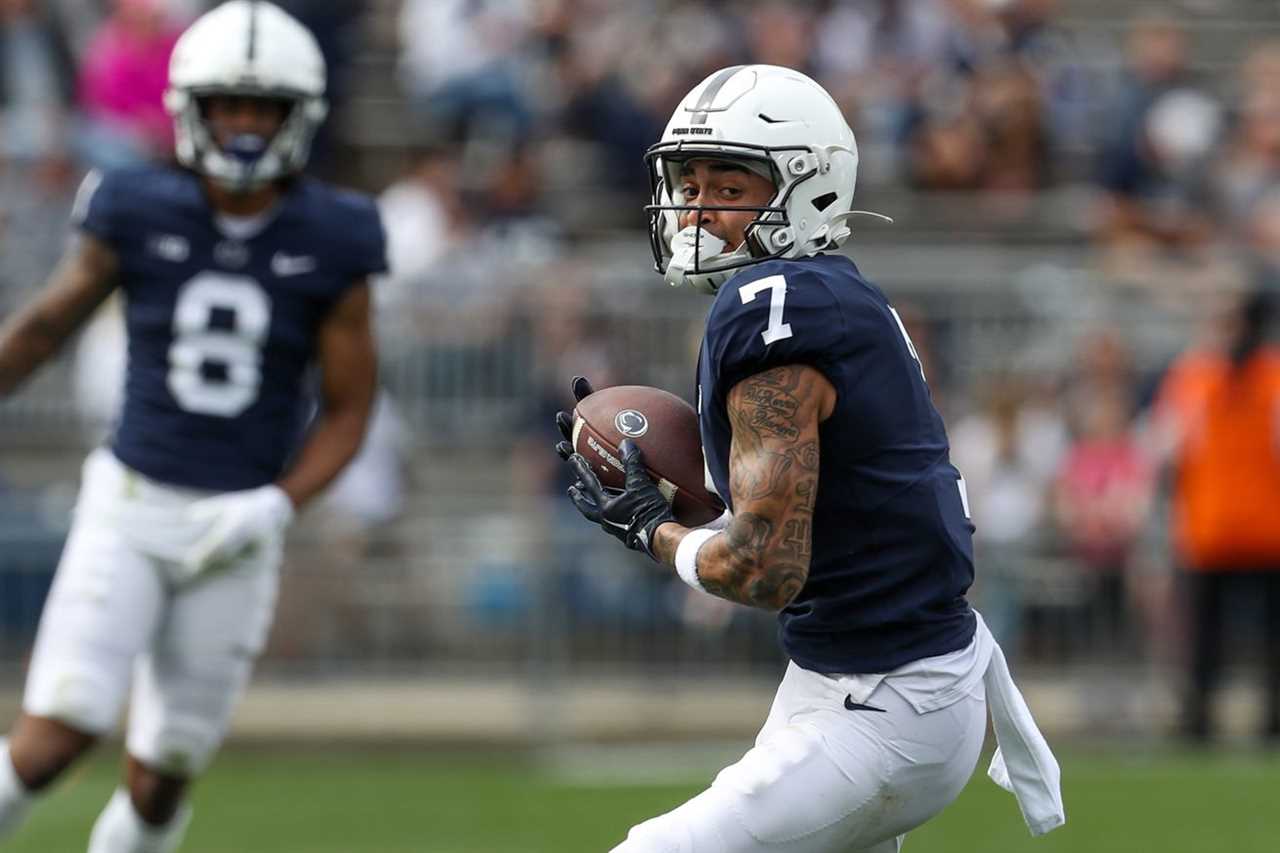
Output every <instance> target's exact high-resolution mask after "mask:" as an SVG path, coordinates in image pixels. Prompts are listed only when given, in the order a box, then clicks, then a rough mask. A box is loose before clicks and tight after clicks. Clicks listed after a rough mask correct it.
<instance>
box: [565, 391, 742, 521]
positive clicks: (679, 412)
mask: <svg viewBox="0 0 1280 853" xmlns="http://www.w3.org/2000/svg"><path fill="white" fill-rule="evenodd" d="M573 396H574V399H575V400H577V403H578V405H577V406H576V407H575V408H574V410H573V413H572V414H570V413H568V412H560V413H559V414H558V415H557V416H556V423H557V425H559V427H560V432H561V434H562V435H563V436H564V438H565V441H564V442H562V443H561V446H560V447H558V448H557V449H558V450H560V451H561V456H562V457H566V458H567V456H566V454H565V452H564V451H568V453H569V454H572V453H577V454H578V455H580V456H581V457H582V458H583V459H584V460H585V462H586V463H587V465H588V466H589V468H590V470H591V472H592V473H593V474H595V476H596V477H597V478H598V479H599V481H600V484H601V485H602V486H603V487H604V489H605V490H606V492H607V491H609V490H620V489H623V488H624V486H625V485H626V484H625V478H626V465H625V460H624V458H623V454H622V452H621V450H620V447H621V445H622V442H623V441H624V440H628V439H629V440H630V441H631V442H633V443H634V444H635V445H636V447H637V448H638V449H639V451H640V454H641V457H642V459H643V462H644V465H645V467H646V468H647V470H648V473H649V475H650V476H651V477H652V478H653V480H654V482H655V483H656V484H657V488H658V491H659V492H660V493H661V494H662V496H663V497H664V498H665V499H666V502H667V504H668V505H669V506H670V507H671V511H672V513H674V515H675V520H676V521H678V522H679V523H680V524H683V525H685V526H686V527H697V526H699V525H703V524H707V523H709V522H711V521H714V520H715V519H717V518H719V517H720V515H721V514H722V513H723V512H724V503H723V502H722V501H721V500H720V498H719V497H717V496H716V495H715V494H713V493H711V492H709V491H708V490H707V488H706V486H705V482H706V477H705V469H704V464H703V458H702V436H701V434H700V433H699V432H698V415H697V413H696V412H695V411H694V410H693V407H692V406H690V405H689V404H688V403H686V402H685V401H684V400H682V399H680V398H679V397H677V396H676V395H674V394H671V393H669V392H667V391H663V390H661V389H660V388H650V387H647V386H644V385H618V386H615V387H613V388H602V389H601V390H599V391H594V390H593V389H592V388H591V384H590V383H589V382H588V381H587V380H586V379H584V378H583V377H581V376H577V377H574V379H573ZM566 445H567V446H566Z"/></svg>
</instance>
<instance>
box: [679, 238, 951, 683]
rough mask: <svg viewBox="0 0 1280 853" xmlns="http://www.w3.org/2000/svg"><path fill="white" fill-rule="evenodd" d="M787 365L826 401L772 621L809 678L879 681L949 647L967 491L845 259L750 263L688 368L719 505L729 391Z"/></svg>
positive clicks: (902, 341)
mask: <svg viewBox="0 0 1280 853" xmlns="http://www.w3.org/2000/svg"><path fill="white" fill-rule="evenodd" d="M787 364H803V365H808V366H810V367H813V368H815V369H817V370H818V371H820V372H821V373H822V374H823V375H824V376H825V377H826V378H827V380H828V381H830V383H831V384H832V386H833V387H834V388H835V390H836V394H837V401H836V406H835V409H834V411H833V412H832V414H831V417H829V418H828V419H827V420H826V421H823V423H822V424H821V426H820V427H819V454H820V460H819V475H818V494H817V495H816V497H814V496H808V495H799V496H796V499H797V500H807V501H812V506H813V522H812V556H811V562H810V568H809V579H808V582H807V583H806V584H805V586H804V588H803V589H802V590H801V591H800V593H799V595H797V596H796V598H795V600H793V601H792V602H791V603H790V604H789V605H788V606H787V607H786V608H785V609H784V610H783V611H782V612H781V613H780V614H779V623H780V633H781V639H782V645H783V648H784V649H785V650H786V652H787V654H788V656H789V657H790V658H791V659H792V660H794V661H795V662H796V663H797V664H799V665H800V666H802V667H804V668H806V669H809V670H813V671H816V672H821V673H878V672H889V671H890V670H893V669H895V668H896V667H898V666H901V665H902V664H905V663H908V662H910V661H913V660H919V659H921V658H925V657H930V656H933V655H940V654H944V653H947V652H952V651H956V650H957V649H962V648H964V647H965V646H966V645H968V643H969V642H970V640H971V639H972V638H973V633H974V629H975V620H974V616H973V613H972V611H971V610H970V609H969V605H968V603H967V602H966V600H965V598H964V593H965V591H966V590H967V589H968V587H969V585H970V584H971V583H972V582H973V545H972V540H971V536H972V532H973V526H972V524H970V522H969V519H968V512H967V506H966V498H965V495H964V483H963V480H962V479H961V478H960V474H959V472H958V471H957V470H956V469H955V468H954V467H953V466H952V465H951V462H950V460H949V450H948V444H947V436H946V431H945V429H944V427H943V424H942V418H941V417H940V416H939V415H938V412H937V410H936V409H935V408H934V406H933V403H932V401H931V399H930V396H929V389H928V386H927V385H926V383H925V378H924V373H923V371H922V370H921V367H920V362H919V360H918V359H917V358H916V354H915V348H914V347H913V346H912V344H911V339H910V337H909V336H908V335H907V332H906V329H905V328H904V327H903V325H902V322H901V320H900V319H899V318H898V315H897V312H896V311H894V310H893V308H892V307H890V305H889V302H888V300H887V299H886V298H885V296H884V294H883V293H881V292H880V290H879V289H878V288H876V287H874V286H873V285H871V284H870V283H868V282H867V281H866V280H865V279H864V278H863V277H862V275H861V274H860V273H859V272H858V269H857V267H855V266H854V264H853V262H852V261H850V260H849V259H848V258H846V257H843V256H839V255H818V256H815V257H810V258H803V259H798V260H779V261H767V262H764V263H760V264H756V265H754V266H750V267H747V268H745V269H743V270H742V271H741V272H739V273H737V274H736V275H735V276H733V277H732V278H730V279H729V281H728V282H726V283H725V284H724V285H723V286H722V287H721V288H720V290H719V291H718V292H717V294H716V297H715V302H714V304H713V305H712V308H711V313H710V315H709V316H708V317H707V328H706V335H705V337H704V338H703V342H702V351H701V353H700V355H699V358H698V409H699V422H700V426H701V431H702V444H703V451H704V453H705V454H706V461H707V473H708V479H709V480H710V483H711V484H712V485H714V486H715V489H716V491H717V492H718V493H719V494H720V495H721V496H722V497H724V498H725V501H726V504H727V505H728V506H729V507H730V509H732V507H733V504H732V496H731V495H730V492H729V445H730V441H731V440H732V431H731V428H730V422H729V418H728V413H727V400H728V396H729V392H730V390H732V388H733V386H734V385H736V384H737V383H738V382H740V381H741V380H743V379H745V378H747V377H748V376H751V375H753V374H756V373H760V372H762V371H765V370H769V369H771V368H774V367H781V366H783V365H787Z"/></svg>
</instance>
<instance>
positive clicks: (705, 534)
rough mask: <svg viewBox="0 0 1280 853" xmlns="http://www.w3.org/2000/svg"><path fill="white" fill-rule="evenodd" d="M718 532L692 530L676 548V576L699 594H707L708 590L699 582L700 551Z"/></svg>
mask: <svg viewBox="0 0 1280 853" xmlns="http://www.w3.org/2000/svg"><path fill="white" fill-rule="evenodd" d="M718 532H719V531H717V530H706V529H699V530H690V531H689V532H688V533H686V534H685V535H684V538H683V539H681V540H680V545H679V547H677V548H676V574H678V575H680V580H682V581H684V582H685V583H687V584H688V585H689V586H691V587H693V588H694V589H696V590H698V591H699V592H706V589H705V588H704V587H703V586H702V581H700V580H698V549H700V548H701V547H702V545H703V543H705V542H706V541H707V540H708V539H710V538H711V537H712V536H715V535H716V534H717V533H718Z"/></svg>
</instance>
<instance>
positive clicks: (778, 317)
mask: <svg viewBox="0 0 1280 853" xmlns="http://www.w3.org/2000/svg"><path fill="white" fill-rule="evenodd" d="M762 290H772V291H773V293H772V294H771V295H770V296H769V325H768V326H767V327H766V328H765V330H764V331H763V332H761V333H760V337H762V338H763V339H764V345H765V346H768V345H769V344H772V343H775V342H777V341H784V340H786V339H787V338H789V337H791V324H790V323H784V322H782V308H783V305H784V304H785V302H786V299H787V279H786V277H785V276H781V275H770V276H765V277H764V278H762V279H759V280H758V281H753V282H751V283H750V284H744V285H743V286H742V287H740V288H739V289H738V296H740V297H742V304H743V305H746V304H747V303H748V302H751V301H752V300H754V299H755V298H756V296H758V295H759V294H760V291H762Z"/></svg>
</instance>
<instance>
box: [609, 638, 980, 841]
mask: <svg viewBox="0 0 1280 853" xmlns="http://www.w3.org/2000/svg"><path fill="white" fill-rule="evenodd" d="M973 650H974V647H973V646H970V648H969V649H966V650H964V651H962V652H957V653H955V654H954V655H946V656H942V657H941V658H938V659H929V660H939V661H946V663H944V665H943V666H942V667H941V668H942V669H943V670H949V673H948V674H947V675H945V676H943V678H942V679H941V683H943V684H946V685H948V686H949V687H952V688H954V687H955V686H956V683H957V679H956V675H957V673H956V672H955V664H956V663H957V662H959V661H965V662H966V663H965V664H964V665H965V666H968V663H967V661H968V659H969V658H972V660H973V667H974V670H975V671H974V673H973V676H974V677H968V678H962V679H961V681H960V683H961V684H962V685H963V689H961V690H952V691H951V695H950V696H949V697H948V698H947V699H946V700H945V706H944V707H937V708H935V709H933V710H927V711H924V712H921V711H920V710H917V708H918V706H919V705H920V703H919V702H918V701H916V699H915V697H917V696H920V695H923V694H921V693H920V692H919V688H920V687H921V677H922V670H923V669H924V668H921V667H915V669H916V672H915V673H914V674H913V675H912V676H911V681H910V682H909V683H907V684H904V688H903V689H902V690H901V691H900V690H899V689H897V688H895V686H894V683H893V681H894V676H893V675H888V676H883V677H880V676H874V677H872V678H874V679H876V680H877V681H878V683H877V684H875V686H874V687H873V688H872V689H871V692H869V693H867V692H866V689H865V688H866V687H867V686H869V685H868V681H867V679H868V676H850V677H840V676H825V675H820V674H818V673H815V672H809V671H808V670H805V669H801V668H800V667H798V666H796V665H795V664H794V663H793V664H791V665H790V666H789V667H788V668H787V672H786V675H785V676H784V677H783V679H782V684H781V685H780V686H779V688H778V693H777V695H776V697H775V698H774V701H773V708H772V709H771V710H770V712H769V717H768V719H767V720H766V721H765V724H764V727H763V728H762V729H761V730H760V733H759V735H758V736H757V737H756V744H755V747H754V748H753V749H751V750H750V751H748V752H747V754H746V755H744V756H743V757H742V759H741V760H739V761H738V762H737V763H736V764H733V765H731V766H729V767H726V768H725V769H724V770H722V771H721V772H720V774H719V775H718V776H716V778H715V781H714V782H712V784H711V787H710V788H709V789H707V790H706V791H704V792H702V793H701V794H699V795H697V796H696V797H694V798H693V799H691V800H689V801H688V802H687V803H685V804H683V805H681V806H679V807H677V808H676V809H674V810H673V811H670V812H668V813H667V814H664V815H661V816H660V817H656V818H654V819H652V820H649V821H646V822H644V823H642V824H640V825H638V826H636V827H634V828H633V829H632V830H631V832H630V834H629V835H628V836H627V840H626V841H624V842H623V843H622V844H620V845H619V846H618V847H616V848H614V851H613V853H766V851H768V853H784V851H785V853H855V851H857V852H858V853H861V851H867V853H895V851H897V850H898V849H899V848H900V847H901V844H902V837H903V836H904V835H905V834H906V832H907V831H908V830H910V829H912V828H914V827H917V826H919V825H920V824H922V823H924V822H925V821H927V820H928V819H929V818H931V817H933V816H934V815H936V814H937V813H938V812H940V811H942V809H943V808H944V807H946V806H947V805H948V804H949V803H950V802H951V801H952V800H954V799H955V798H956V796H957V795H958V794H959V793H960V791H961V789H962V788H964V785H965V783H966V782H967V781H968V780H969V777H970V776H971V775H972V774H973V770H974V767H975V765H976V764H977V761H978V753H979V752H980V751H981V749H982V742H983V738H984V735H985V733H986V727H987V712H986V701H985V693H984V690H983V685H982V680H981V675H982V671H983V670H985V668H986V661H985V658H980V657H979V656H978V655H975V654H973V653H972V652H973ZM966 656H967V657H966ZM917 663H927V661H926V662H917ZM979 666H980V667H981V669H978V667H979ZM923 677H925V678H928V677H929V676H928V675H927V674H926V675H924V676H923ZM846 698H847V699H848V701H849V702H850V703H851V704H853V705H854V707H853V708H852V709H849V708H846V707H845V704H846ZM909 698H910V701H909ZM859 705H869V706H871V707H872V708H879V709H883V710H869V709H865V708H860V707H858V706H859Z"/></svg>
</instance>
